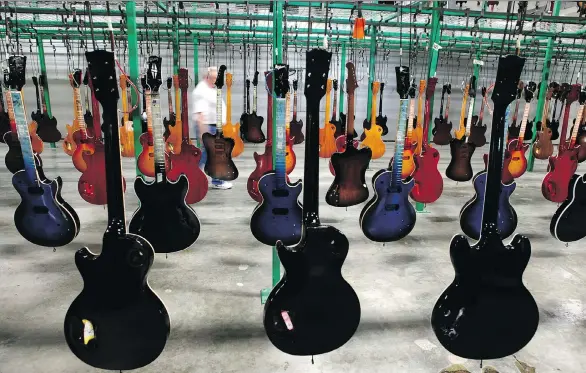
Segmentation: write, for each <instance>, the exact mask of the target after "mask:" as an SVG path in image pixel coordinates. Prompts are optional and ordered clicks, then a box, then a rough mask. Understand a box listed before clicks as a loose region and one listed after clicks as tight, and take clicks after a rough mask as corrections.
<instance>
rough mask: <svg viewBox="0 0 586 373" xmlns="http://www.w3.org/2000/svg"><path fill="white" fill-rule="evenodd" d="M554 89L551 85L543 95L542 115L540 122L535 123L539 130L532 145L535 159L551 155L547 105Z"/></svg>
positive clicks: (550, 132) (546, 157)
mask: <svg viewBox="0 0 586 373" xmlns="http://www.w3.org/2000/svg"><path fill="white" fill-rule="evenodd" d="M553 91H554V87H552V86H551V85H550V86H549V88H548V89H547V93H546V94H545V104H544V105H543V114H542V115H541V121H539V122H537V125H536V127H537V128H540V129H541V130H540V131H538V132H537V137H536V140H535V143H534V144H533V149H532V152H533V156H534V157H535V158H537V159H548V158H549V157H550V156H551V155H552V154H553V144H552V142H551V138H552V137H553V133H552V131H551V128H549V123H550V121H549V105H550V102H551V98H552V96H553Z"/></svg>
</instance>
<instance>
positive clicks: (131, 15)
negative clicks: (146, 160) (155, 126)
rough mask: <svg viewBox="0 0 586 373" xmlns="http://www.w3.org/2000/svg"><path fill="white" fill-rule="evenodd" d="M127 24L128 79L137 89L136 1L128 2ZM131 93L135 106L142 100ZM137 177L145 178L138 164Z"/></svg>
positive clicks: (137, 125)
mask: <svg viewBox="0 0 586 373" xmlns="http://www.w3.org/2000/svg"><path fill="white" fill-rule="evenodd" d="M126 22H127V32H128V70H129V71H128V73H129V74H130V76H129V77H128V78H129V79H130V80H131V81H132V83H134V84H135V85H136V86H137V87H140V82H139V79H138V74H139V67H138V65H139V59H138V38H137V34H136V3H135V2H134V1H128V2H127V3H126ZM130 92H131V102H132V103H133V105H132V106H134V103H138V102H139V100H140V99H139V97H138V95H137V94H136V92H135V90H134V89H131V90H130ZM137 111H138V113H137V115H133V116H132V128H133V129H134V155H135V157H136V159H138V156H139V155H140V153H142V145H140V135H142V121H141V116H140V110H139V109H137ZM136 175H137V176H141V177H143V176H144V175H143V174H142V172H140V170H139V169H138V164H137V165H136Z"/></svg>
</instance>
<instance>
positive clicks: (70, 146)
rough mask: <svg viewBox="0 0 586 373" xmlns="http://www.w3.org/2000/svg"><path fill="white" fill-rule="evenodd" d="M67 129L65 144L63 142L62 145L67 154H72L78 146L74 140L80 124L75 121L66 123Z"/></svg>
mask: <svg viewBox="0 0 586 373" xmlns="http://www.w3.org/2000/svg"><path fill="white" fill-rule="evenodd" d="M65 129H66V130H67V135H65V138H64V139H63V144H61V146H62V147H63V151H65V154H67V155H69V156H72V155H73V152H74V151H75V148H76V146H77V145H75V142H74V141H73V133H74V132H76V131H79V126H77V125H76V123H75V122H73V125H69V124H66V125H65Z"/></svg>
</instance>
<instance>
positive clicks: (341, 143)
mask: <svg viewBox="0 0 586 373" xmlns="http://www.w3.org/2000/svg"><path fill="white" fill-rule="evenodd" d="M352 145H353V146H354V148H356V149H358V140H354V141H352ZM345 151H346V135H342V136H338V137H337V138H336V153H344V152H345ZM329 163H330V172H331V173H332V175H334V176H336V171H334V166H333V165H332V160H331V159H330V162H329Z"/></svg>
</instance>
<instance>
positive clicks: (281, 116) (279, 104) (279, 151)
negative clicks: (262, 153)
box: [273, 98, 287, 188]
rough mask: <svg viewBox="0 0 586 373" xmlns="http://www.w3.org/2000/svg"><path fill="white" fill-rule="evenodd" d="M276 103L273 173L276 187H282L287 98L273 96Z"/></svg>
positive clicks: (283, 180) (284, 171)
mask: <svg viewBox="0 0 586 373" xmlns="http://www.w3.org/2000/svg"><path fill="white" fill-rule="evenodd" d="M273 100H274V102H275V104H276V118H275V124H276V126H275V127H276V129H277V133H276V135H277V136H276V139H275V140H276V141H277V143H276V144H275V145H276V146H275V173H276V176H277V188H280V187H283V186H284V185H285V183H286V176H285V173H286V170H285V168H286V167H285V164H286V161H285V160H286V159H285V157H286V154H285V146H286V139H285V132H286V131H285V126H286V121H287V120H286V112H287V100H286V99H284V98H273Z"/></svg>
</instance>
